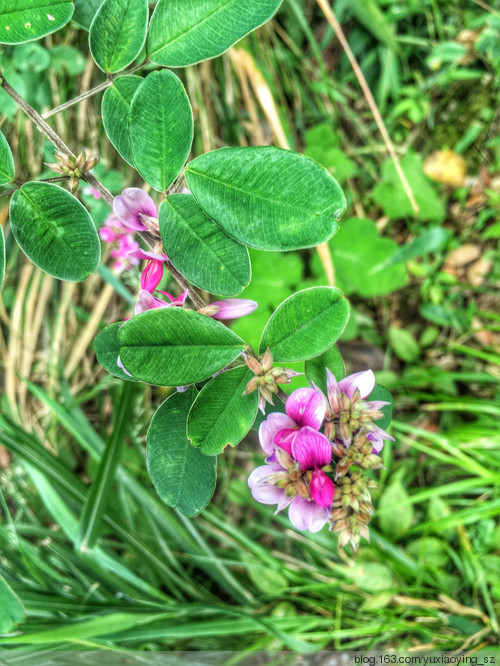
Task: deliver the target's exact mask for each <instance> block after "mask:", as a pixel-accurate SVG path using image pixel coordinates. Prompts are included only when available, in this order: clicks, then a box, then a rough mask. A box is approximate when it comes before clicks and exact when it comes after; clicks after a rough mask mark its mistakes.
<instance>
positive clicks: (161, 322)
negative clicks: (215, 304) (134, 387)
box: [118, 307, 245, 386]
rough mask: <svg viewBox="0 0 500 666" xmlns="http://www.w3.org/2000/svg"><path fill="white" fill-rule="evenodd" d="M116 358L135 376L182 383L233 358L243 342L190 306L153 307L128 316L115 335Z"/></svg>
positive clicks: (155, 381) (197, 378)
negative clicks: (117, 348) (185, 308)
mask: <svg viewBox="0 0 500 666" xmlns="http://www.w3.org/2000/svg"><path fill="white" fill-rule="evenodd" d="M118 339H119V342H120V358H121V360H122V362H123V365H124V366H125V368H126V369H127V370H128V371H129V372H130V373H131V374H132V375H133V376H134V377H137V378H138V379H141V380H142V381H143V382H149V383H150V384H159V385H160V386H184V385H186V384H194V383H195V382H200V381H202V380H203V379H207V378H208V377H210V376H211V375H213V374H214V372H217V371H218V370H221V369H222V368H223V367H224V366H226V365H228V364H229V363H231V361H234V359H235V358H237V357H238V356H239V355H240V354H241V352H242V351H243V349H244V346H245V343H244V342H243V340H241V339H240V338H239V337H238V336H237V335H235V334H234V333H233V332H232V331H230V330H229V329H228V328H226V327H225V326H224V325H223V324H221V323H220V322H218V321H216V320H215V319H211V318H210V317H207V316H206V315H203V314H199V313H198V312H195V311H194V310H184V309H183V308H176V307H172V308H159V309H157V310H149V311H147V312H142V313H141V314H139V315H136V316H135V317H132V319H129V321H127V322H126V323H125V324H124V325H123V326H122V327H121V328H120V331H119V334H118Z"/></svg>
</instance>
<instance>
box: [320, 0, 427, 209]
mask: <svg viewBox="0 0 500 666" xmlns="http://www.w3.org/2000/svg"><path fill="white" fill-rule="evenodd" d="M316 2H317V3H318V5H319V7H320V9H321V11H322V12H323V14H324V15H325V18H326V20H327V21H328V23H329V24H330V26H331V27H332V28H333V31H334V32H335V34H336V35H337V38H338V40H339V42H340V43H341V45H342V48H343V49H344V52H345V54H346V56H347V58H348V59H349V62H350V63H351V67H352V69H353V71H354V74H355V75H356V78H357V79H358V83H359V85H360V87H361V90H362V91H363V95H364V96H365V99H366V101H367V102H368V106H369V107H370V111H371V112H372V114H373V117H374V119H375V122H376V124H377V127H378V128H379V131H380V134H381V135H382V138H383V139H384V142H385V145H386V146H387V152H388V153H389V155H390V156H391V159H392V161H393V162H394V166H395V167H396V171H397V173H398V176H399V178H400V179H401V183H402V185H403V188H404V191H405V192H406V196H407V197H408V199H409V200H410V204H411V207H412V208H413V212H414V213H415V215H417V214H418V212H419V208H418V204H417V202H416V200H415V196H414V194H413V191H412V189H411V187H410V183H409V182H408V180H407V178H406V176H405V173H404V171H403V169H402V168H401V163H400V161H399V157H398V155H397V153H396V149H395V148H394V144H393V143H392V140H391V137H390V136H389V132H388V131H387V128H386V126H385V124H384V121H383V119H382V116H381V115H380V111H379V110H378V106H377V103H376V102H375V99H374V97H373V95H372V91H371V90H370V86H369V85H368V83H367V82H366V79H365V76H364V74H363V72H362V70H361V67H360V66H359V64H358V61H357V60H356V57H355V55H354V53H353V52H352V51H351V48H350V46H349V43H348V41H347V39H346V36H345V34H344V31H343V30H342V27H341V25H340V23H339V22H338V20H337V17H336V16H335V14H334V13H333V11H332V8H331V7H330V5H329V3H328V2H327V0H316Z"/></svg>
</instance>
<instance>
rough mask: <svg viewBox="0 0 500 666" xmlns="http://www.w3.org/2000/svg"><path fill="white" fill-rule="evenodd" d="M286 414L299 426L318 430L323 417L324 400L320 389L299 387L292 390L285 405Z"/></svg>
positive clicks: (324, 411) (324, 409)
mask: <svg viewBox="0 0 500 666" xmlns="http://www.w3.org/2000/svg"><path fill="white" fill-rule="evenodd" d="M285 409H286V413H287V414H288V416H289V417H290V418H291V419H293V420H294V421H295V423H297V425H299V426H309V427H311V428H314V430H319V429H320V428H321V425H322V423H323V421H324V418H325V413H326V402H325V398H324V396H323V394H322V393H321V391H315V390H314V389H311V388H300V389H297V391H294V392H293V393H292V394H291V395H290V397H289V398H288V400H287V401H286V405H285Z"/></svg>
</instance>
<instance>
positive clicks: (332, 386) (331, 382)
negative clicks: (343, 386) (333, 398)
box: [326, 368, 338, 395]
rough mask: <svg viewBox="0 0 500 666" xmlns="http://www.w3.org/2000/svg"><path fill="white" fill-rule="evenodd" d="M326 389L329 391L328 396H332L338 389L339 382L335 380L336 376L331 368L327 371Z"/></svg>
mask: <svg viewBox="0 0 500 666" xmlns="http://www.w3.org/2000/svg"><path fill="white" fill-rule="evenodd" d="M326 388H327V391H328V395H330V393H333V392H334V391H336V390H337V389H338V383H337V380H336V379H335V375H334V374H333V372H332V371H331V370H330V368H327V369H326Z"/></svg>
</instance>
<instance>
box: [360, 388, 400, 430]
mask: <svg viewBox="0 0 500 666" xmlns="http://www.w3.org/2000/svg"><path fill="white" fill-rule="evenodd" d="M366 399H367V400H383V401H384V402H388V403H390V404H388V405H385V407H382V409H381V410H380V411H381V412H382V413H383V414H384V418H383V419H379V420H378V421H376V422H375V423H376V424H377V425H378V427H379V428H382V429H383V430H386V429H387V427H388V426H389V424H390V422H391V421H392V409H393V407H394V398H393V397H392V394H391V392H390V391H388V390H387V389H386V388H385V386H382V385H381V384H375V388H374V389H373V391H372V392H371V393H370V395H369V396H368V397H367V398H366Z"/></svg>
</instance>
